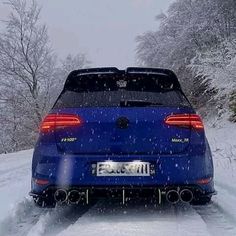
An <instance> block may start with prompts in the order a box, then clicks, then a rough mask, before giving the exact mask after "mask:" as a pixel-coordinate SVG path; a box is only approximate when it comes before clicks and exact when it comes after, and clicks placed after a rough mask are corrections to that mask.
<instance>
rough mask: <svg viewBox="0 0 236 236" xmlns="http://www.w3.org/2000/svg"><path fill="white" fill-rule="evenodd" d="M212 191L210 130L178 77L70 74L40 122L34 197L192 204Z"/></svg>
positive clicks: (134, 71)
mask: <svg viewBox="0 0 236 236" xmlns="http://www.w3.org/2000/svg"><path fill="white" fill-rule="evenodd" d="M213 193H214V186H213V164H212V157H211V152H210V148H209V145H208V142H207V140H206V137H205V133H204V127H203V124H202V121H201V119H200V117H199V116H198V115H196V113H195V111H194V109H193V108H192V106H191V105H190V104H189V102H188V100H187V99H186V97H185V95H184V94H183V92H182V90H181V87H180V85H179V82H178V80H177V78H176V76H175V75H174V73H173V72H171V71H169V70H162V69H147V68H145V69H144V68H128V69H126V70H125V71H121V70H118V69H116V68H100V69H88V70H78V71H74V72H72V73H71V74H70V75H69V77H68V79H67V81H66V83H65V87H64V89H63V91H62V93H61V95H60V96H59V98H58V100H57V101H56V103H55V105H54V107H53V109H52V110H51V112H50V113H49V114H48V115H47V116H46V117H45V119H44V121H43V122H42V124H41V128H40V136H39V139H38V142H37V144H36V147H35V152H34V157H33V164H32V191H31V195H32V196H33V197H34V198H35V199H48V198H52V199H53V201H54V200H55V201H57V202H67V203H79V202H80V201H85V202H87V203H88V202H89V200H90V199H92V198H94V197H109V196H118V197H120V198H121V199H122V201H123V202H125V200H126V199H128V198H132V197H135V196H145V197H147V196H152V197H154V198H156V199H158V201H159V202H161V200H162V199H163V197H165V198H166V199H167V200H168V201H169V202H172V203H176V202H178V201H179V200H182V201H185V202H191V201H194V200H196V199H200V198H202V197H210V196H211V195H212V194H213Z"/></svg>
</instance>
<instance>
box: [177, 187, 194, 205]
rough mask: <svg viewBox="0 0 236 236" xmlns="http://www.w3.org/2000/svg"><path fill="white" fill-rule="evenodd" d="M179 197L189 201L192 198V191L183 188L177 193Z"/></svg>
mask: <svg viewBox="0 0 236 236" xmlns="http://www.w3.org/2000/svg"><path fill="white" fill-rule="evenodd" d="M179 198H180V200H181V201H182V202H186V203H190V202H191V201H192V200H193V192H192V191H191V190H189V189H183V190H182V191H180V193H179Z"/></svg>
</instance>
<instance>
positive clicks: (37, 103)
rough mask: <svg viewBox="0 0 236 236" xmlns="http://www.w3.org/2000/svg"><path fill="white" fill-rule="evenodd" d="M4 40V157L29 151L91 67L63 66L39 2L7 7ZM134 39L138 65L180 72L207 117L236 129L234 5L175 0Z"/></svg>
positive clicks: (0, 72) (0, 87) (76, 62)
mask: <svg viewBox="0 0 236 236" xmlns="http://www.w3.org/2000/svg"><path fill="white" fill-rule="evenodd" d="M6 4H8V5H9V7H10V8H11V14H10V15H9V17H8V20H7V21H6V22H5V28H4V29H3V30H2V32H0V120H1V122H0V153H4V152H14V151H19V150H22V149H28V148H32V147H33V145H34V144H35V140H36V137H37V133H38V128H39V124H40V122H41V120H42V118H43V117H44V116H45V114H46V113H47V112H48V111H49V109H50V108H51V107H52V105H53V103H54V101H55V99H56V97H57V96H58V94H59V93H60V91H61V89H62V87H63V84H64V81H65V79H66V77H67V75H68V73H69V72H70V71H72V70H74V69H79V68H85V67H89V66H91V63H90V62H89V60H88V59H87V56H86V55H84V54H82V53H80V52H78V53H77V54H75V55H68V56H67V57H66V58H65V59H63V60H61V59H58V56H57V55H56V53H55V52H54V50H53V47H52V45H51V43H50V39H49V36H48V32H47V27H46V25H44V24H42V23H41V20H40V7H39V6H38V4H37V3H36V1H32V2H31V4H26V1H25V0H8V1H7V2H6ZM156 20H157V21H158V22H159V26H158V28H157V30H156V31H149V32H145V33H144V34H142V35H139V36H137V51H136V53H137V64H138V65H140V66H147V67H164V68H169V69H172V70H173V71H175V73H176V74H177V76H178V77H179V79H180V81H181V84H182V87H183V89H184V91H185V93H186V94H187V96H188V97H189V98H190V100H191V102H192V103H193V104H194V106H195V108H196V109H197V110H198V112H199V113H200V114H201V115H202V116H203V117H207V116H215V117H216V119H220V118H221V117H222V116H227V118H229V119H230V120H231V121H233V122H236V92H235V91H236V1H235V0H224V1H222V0H204V1H203V0H175V1H174V2H173V3H172V4H171V5H170V7H169V9H168V11H167V12H166V13H161V14H158V15H157V16H156Z"/></svg>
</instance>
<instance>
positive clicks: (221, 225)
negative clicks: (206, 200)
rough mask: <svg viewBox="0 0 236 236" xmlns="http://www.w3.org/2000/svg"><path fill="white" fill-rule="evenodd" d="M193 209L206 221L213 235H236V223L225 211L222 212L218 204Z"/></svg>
mask: <svg viewBox="0 0 236 236" xmlns="http://www.w3.org/2000/svg"><path fill="white" fill-rule="evenodd" d="M193 208H194V210H195V211H196V212H197V213H198V214H199V215H200V216H201V217H202V219H203V220H204V221H205V223H206V225H207V227H208V230H209V232H210V233H211V235H214V236H222V235H225V236H235V235H236V227H235V225H236V224H235V222H234V221H233V220H232V219H231V218H230V216H229V215H228V214H227V213H226V212H225V211H222V208H221V207H219V205H218V204H217V203H214V202H213V203H210V204H208V205H206V206H194V207H193Z"/></svg>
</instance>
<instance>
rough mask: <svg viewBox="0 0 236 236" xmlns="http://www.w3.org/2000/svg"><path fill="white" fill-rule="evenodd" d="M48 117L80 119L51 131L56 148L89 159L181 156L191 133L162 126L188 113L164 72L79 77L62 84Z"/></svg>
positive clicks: (188, 110) (185, 104)
mask: <svg viewBox="0 0 236 236" xmlns="http://www.w3.org/2000/svg"><path fill="white" fill-rule="evenodd" d="M52 113H54V114H73V115H76V116H77V117H79V119H80V121H81V123H80V124H79V125H78V126H72V127H60V128H57V129H56V130H55V138H56V143H57V147H58V150H59V151H60V152H63V153H73V154H92V155H121V154H175V153H176V154H180V153H183V152H185V150H186V149H187V147H188V145H189V140H190V135H191V129H187V128H179V127H171V128H170V126H168V125H167V124H166V123H165V119H166V117H168V116H169V115H171V114H191V113H193V109H192V108H191V106H190V105H189V103H188V101H187V100H186V98H185V96H184V95H183V93H182V91H181V90H180V89H179V88H176V87H175V83H174V81H173V80H172V78H171V77H168V76H166V75H164V74H145V73H143V74H142V73H132V74H128V73H119V74H113V73H107V74H105V73H104V74H83V75H79V76H76V77H74V79H72V80H71V81H70V82H69V83H68V82H67V83H66V86H65V89H64V90H63V92H62V94H61V95H60V97H59V99H58V100H57V102H56V104H55V106H54V108H53V110H52Z"/></svg>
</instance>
